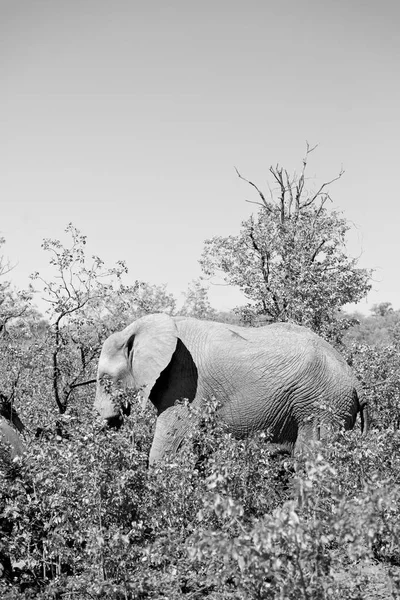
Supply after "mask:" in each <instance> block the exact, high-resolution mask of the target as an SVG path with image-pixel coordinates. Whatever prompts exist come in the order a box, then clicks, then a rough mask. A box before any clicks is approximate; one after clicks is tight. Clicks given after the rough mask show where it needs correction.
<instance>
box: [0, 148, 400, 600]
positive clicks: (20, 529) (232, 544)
mask: <svg viewBox="0 0 400 600" xmlns="http://www.w3.org/2000/svg"><path fill="white" fill-rule="evenodd" d="M311 151H312V149H310V148H308V149H307V154H306V158H305V160H304V162H303V169H302V171H301V172H300V176H299V177H297V178H296V177H289V175H288V173H287V172H286V171H285V170H284V169H282V168H280V167H275V168H273V169H271V173H272V175H273V177H274V180H275V183H276V184H277V186H278V198H277V200H274V198H272V199H271V200H266V198H265V196H264V195H263V194H262V192H261V191H260V190H259V189H258V188H257V186H255V185H254V184H253V183H251V182H249V183H251V185H252V186H253V187H254V188H256V190H257V192H258V194H259V199H260V206H259V211H258V213H257V214H256V215H255V216H253V217H252V218H251V219H250V220H248V221H246V222H245V223H244V224H243V227H242V230H241V233H240V235H239V236H238V237H236V238H235V237H230V238H214V240H211V241H209V242H208V243H206V247H205V252H204V254H203V258H202V264H203V267H204V269H205V271H206V273H208V274H210V273H213V272H215V270H217V269H221V270H222V271H223V273H224V274H225V276H226V278H227V280H228V281H231V282H233V283H235V284H236V285H238V286H239V287H241V288H242V290H243V291H244V292H245V294H246V295H247V297H248V299H249V301H250V303H249V304H248V305H247V306H245V307H241V308H240V309H239V310H238V311H236V313H235V314H233V313H231V314H221V313H217V312H216V311H215V310H214V309H213V308H212V307H211V305H210V303H209V301H208V297H207V292H206V289H205V287H204V284H203V283H202V282H200V281H195V282H192V283H191V284H190V285H189V288H188V291H187V293H186V295H185V301H184V303H183V306H182V307H181V308H180V309H178V308H177V302H176V299H175V298H174V297H173V296H172V295H171V294H169V293H168V291H167V289H166V287H165V286H156V285H152V284H149V283H147V282H143V281H133V282H130V284H129V285H127V284H125V283H124V275H125V274H126V267H125V264H124V263H123V262H122V261H121V262H119V263H117V265H115V266H114V267H111V268H108V267H106V266H105V265H104V263H103V261H102V260H101V259H100V258H99V257H96V256H93V257H92V258H90V259H89V258H88V256H87V250H86V238H85V236H83V235H82V234H81V233H80V232H79V231H78V230H77V229H76V228H75V227H73V226H72V225H69V226H68V228H67V233H68V235H69V236H70V238H71V243H70V245H69V246H64V245H63V244H61V242H59V241H58V240H50V239H48V240H45V241H44V244H43V249H44V250H45V252H47V253H49V256H50V264H51V265H52V267H53V269H54V276H53V278H50V279H49V280H45V279H44V278H42V277H41V275H40V274H39V273H36V274H34V276H33V285H34V286H36V288H38V287H39V288H40V289H41V293H42V294H43V295H44V297H45V298H46V299H47V301H48V306H49V311H48V312H47V314H46V315H41V314H40V313H39V311H37V310H36V309H35V308H34V307H33V305H32V302H31V298H32V295H33V293H34V292H33V288H32V289H29V290H28V291H18V290H14V289H13V288H12V286H11V285H10V283H9V282H8V281H3V279H4V278H6V279H7V276H8V273H9V272H10V265H9V263H8V262H7V261H5V260H4V259H1V258H0V276H2V275H3V279H2V280H1V281H0V392H1V394H3V395H4V397H6V398H7V401H8V402H9V404H10V405H11V407H14V409H16V410H17V411H18V413H19V415H20V416H21V418H22V420H23V422H24V423H25V426H26V430H25V433H24V441H25V444H26V454H25V455H24V457H22V458H20V459H16V460H15V461H13V462H12V461H11V459H10V455H9V453H8V449H7V447H6V446H4V444H3V445H2V444H0V597H1V598H4V600H23V599H28V598H39V599H43V600H44V599H51V598H53V599H54V600H56V599H57V600H58V599H63V600H64V599H65V600H73V599H77V598H79V599H80V598H83V599H84V598H88V599H93V598H102V599H104V600H106V599H107V600H108V599H110V600H111V599H118V600H119V599H121V600H122V599H125V600H144V599H147V598H148V599H150V598H153V599H158V598H160V599H161V598H165V599H172V598H185V599H198V598H209V599H210V600H214V599H215V600H217V599H218V600H243V599H260V600H261V599H269V598H270V599H282V600H286V599H304V600H311V599H332V600H335V599H343V598H348V599H354V600H355V599H365V598H371V599H372V598H396V597H400V502H399V500H400V498H399V495H400V487H399V485H400V429H399V425H400V402H399V390H400V380H399V378H400V364H399V363H400V358H399V356H400V352H399V350H400V349H399V343H400V342H399V340H400V337H399V335H398V324H399V323H400V317H399V312H398V311H394V310H393V309H392V308H391V307H390V305H388V304H387V303H386V304H384V305H378V306H377V307H375V308H374V311H373V314H372V315H371V317H367V318H363V317H361V316H360V315H353V316H350V317H348V318H343V313H341V312H340V309H341V307H342V306H343V305H344V304H345V303H346V302H348V301H350V300H357V299H358V298H361V297H362V296H363V295H364V294H365V293H366V291H367V290H368V287H369V272H368V271H366V270H362V269H358V268H357V265H356V261H354V260H353V259H350V258H349V257H347V255H346V252H345V244H344V236H345V233H346V230H347V228H348V224H347V222H346V221H345V219H344V218H343V216H341V215H339V214H338V213H336V212H329V211H328V209H327V203H328V202H329V200H330V197H329V193H328V189H327V187H326V186H327V184H323V185H322V187H320V188H319V189H318V190H317V191H316V192H314V193H312V192H309V191H307V190H306V187H305V185H306V177H305V169H306V166H307V158H308V156H309V154H310V152H311ZM3 243H4V240H2V239H0V246H1V245H2V244H3ZM160 311H161V312H167V313H169V314H177V313H178V314H179V312H180V314H183V315H189V316H195V317H197V318H208V319H219V320H226V321H227V322H238V320H239V318H242V319H243V320H244V322H245V323H246V324H249V323H253V324H260V323H259V322H260V320H261V321H263V320H289V321H296V322H300V323H303V324H307V325H309V326H311V327H312V328H313V329H314V330H316V331H317V332H319V333H320V334H322V335H324V336H325V337H327V338H329V339H330V340H331V341H333V343H335V344H337V345H338V346H339V347H340V349H341V351H342V352H343V353H344V354H345V356H346V358H347V360H348V362H349V363H350V364H351V365H352V366H353V368H354V370H355V372H356V374H357V376H358V378H359V379H360V381H361V383H362V387H363V390H364V394H365V395H366V397H367V400H368V403H369V408H370V425H371V431H370V433H369V436H368V437H362V436H361V433H360V431H359V428H356V429H355V430H354V431H351V432H346V433H337V434H336V435H335V437H334V438H333V439H331V440H328V441H325V442H324V443H316V444H315V446H314V448H312V449H311V450H310V451H309V453H308V454H305V455H303V456H301V457H296V458H293V457H292V456H290V455H288V454H287V453H286V452H285V451H284V449H282V448H279V447H276V446H273V445H271V444H270V443H269V441H268V436H267V435H266V434H264V433H263V434H259V435H257V436H254V437H250V438H248V439H245V440H234V439H232V437H231V436H230V435H229V434H227V433H226V432H225V431H224V430H223V429H221V427H220V423H219V421H218V417H217V416H216V415H217V414H218V413H217V409H218V400H217V399H216V400H214V401H211V402H210V403H209V404H208V405H207V408H206V410H203V412H202V413H201V414H199V413H197V412H196V411H195V410H193V409H190V411H191V414H192V419H193V427H192V430H191V434H190V436H189V439H188V440H187V443H186V445H185V446H184V448H182V449H181V450H180V451H179V453H178V454H177V455H175V456H171V457H168V459H167V460H165V461H164V462H163V463H162V464H160V465H158V466H157V467H153V468H151V469H149V468H148V454H149V449H150V445H151V441H152V437H153V430H154V422H155V414H154V411H153V409H152V408H151V407H149V406H147V408H146V412H142V411H141V410H139V403H138V410H136V411H135V410H133V411H132V414H131V415H130V416H129V417H127V418H126V421H125V424H124V427H123V428H122V429H121V430H119V431H105V430H102V429H101V428H100V424H99V423H97V422H96V420H95V419H94V417H93V410H92V405H93V399H94V386H93V380H94V378H95V374H96V364H97V358H98V355H99V351H100V348H101V344H102V342H103V341H104V339H105V338H106V337H107V336H108V335H109V333H111V332H112V331H115V330H116V329H120V328H122V327H124V326H125V325H126V324H127V323H129V322H131V321H132V320H133V319H135V318H137V317H139V316H141V315H143V314H146V313H151V312H160ZM356 322H358V325H356V326H354V323H356ZM0 418H1V417H0Z"/></svg>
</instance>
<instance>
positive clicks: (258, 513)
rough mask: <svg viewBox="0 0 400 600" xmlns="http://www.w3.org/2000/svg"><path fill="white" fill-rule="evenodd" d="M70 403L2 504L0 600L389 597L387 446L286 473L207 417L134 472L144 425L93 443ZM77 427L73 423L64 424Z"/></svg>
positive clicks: (395, 530)
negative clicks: (187, 440) (4, 567)
mask: <svg viewBox="0 0 400 600" xmlns="http://www.w3.org/2000/svg"><path fill="white" fill-rule="evenodd" d="M90 411H91V400H90V399H89V398H87V397H86V398H85V397H84V395H82V396H81V397H80V398H79V405H77V406H76V407H75V409H74V410H72V411H71V414H70V415H69V417H68V418H66V417H63V425H64V436H63V437H61V436H58V435H56V434H51V435H50V434H49V435H48V436H44V437H42V438H40V439H34V440H32V442H31V443H30V445H29V448H28V452H27V457H26V459H25V460H24V461H23V463H22V464H21V465H20V466H19V469H18V470H17V472H15V471H14V473H13V474H12V475H10V476H9V477H8V479H5V480H4V482H3V486H2V491H1V498H0V502H1V511H2V512H1V515H2V517H1V518H2V530H3V537H2V547H1V555H2V556H11V557H12V563H13V568H14V572H13V575H12V577H11V574H10V576H9V577H8V578H7V574H6V573H5V574H4V577H3V580H2V584H1V586H2V587H1V591H2V598H4V599H12V598H29V597H36V598H43V599H44V598H71V599H72V598H76V597H78V598H107V599H108V598H110V599H111V598H129V599H139V598H200V597H208V598H238V599H239V598H360V599H361V598H367V597H371V598H373V597H375V596H374V593H377V589H378V588H379V586H381V585H382V584H384V586H385V588H386V589H387V590H391V593H393V596H392V597H396V594H399V593H400V571H399V569H398V568H397V567H398V565H400V514H399V510H400V509H399V506H400V504H399V500H400V498H399V487H398V486H399V479H400V433H399V432H398V431H385V432H379V431H374V432H373V433H372V434H371V436H370V437H369V438H368V439H363V438H361V437H360V433H359V432H358V431H352V432H347V433H343V434H340V435H337V437H336V438H335V439H334V440H332V441H330V442H329V443H327V444H324V445H317V447H316V448H315V450H314V451H313V453H312V455H309V456H304V457H303V458H302V459H298V460H294V459H293V458H291V457H290V456H288V455H285V454H280V453H279V452H277V451H276V449H274V448H272V447H271V446H269V444H268V441H267V440H266V439H265V437H263V436H257V437H255V438H249V439H247V440H242V441H236V440H233V439H232V438H231V437H230V436H229V435H228V434H226V433H224V432H222V431H220V430H219V427H218V422H217V423H216V422H215V419H214V417H213V414H214V413H213V407H212V406H211V407H210V410H209V412H208V413H207V414H206V415H204V413H203V415H202V419H201V420H200V421H199V420H198V418H197V416H196V414H194V415H193V423H194V426H193V432H192V442H193V443H192V444H188V445H187V447H185V448H184V449H183V451H182V452H181V453H179V454H178V455H176V456H174V457H171V458H170V460H168V461H166V462H165V464H162V465H160V466H158V467H157V468H154V469H152V470H148V468H147V456H148V451H149V446H150V443H151V437H152V433H151V429H152V427H151V425H152V420H153V418H154V415H153V414H152V413H151V412H149V413H148V414H140V413H139V412H138V413H136V414H135V415H132V416H131V417H129V419H128V420H127V423H126V426H125V427H124V428H123V430H121V431H120V432H110V431H108V432H102V433H100V432H99V430H98V428H96V427H95V426H94V425H93V424H91V423H92V421H91V419H90V414H89V413H90ZM78 413H79V414H78ZM387 597H391V596H390V595H388V596H387Z"/></svg>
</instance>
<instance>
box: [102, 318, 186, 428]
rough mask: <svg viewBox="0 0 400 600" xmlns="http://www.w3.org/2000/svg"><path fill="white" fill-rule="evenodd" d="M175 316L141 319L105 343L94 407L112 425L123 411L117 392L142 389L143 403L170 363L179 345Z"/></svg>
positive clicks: (124, 407) (118, 420)
mask: <svg viewBox="0 0 400 600" xmlns="http://www.w3.org/2000/svg"><path fill="white" fill-rule="evenodd" d="M177 340H178V338H177V330H176V326H175V323H174V321H173V319H172V318H171V317H169V316H167V315H165V314H155V315H148V316H145V317H142V318H141V319H138V320H137V321H135V322H134V323H132V324H131V325H129V326H128V327H126V328H125V329H124V330H123V331H120V332H118V333H114V334H112V335H110V337H109V338H107V339H106V341H105V342H104V344H103V348H102V350H101V354H100V359H99V366H98V371H97V389H96V398H95V403H94V406H95V408H96V409H97V411H98V412H99V413H100V416H101V418H102V419H105V420H106V421H107V423H108V424H109V425H116V426H118V425H119V424H120V423H121V422H122V413H123V412H125V410H127V409H128V406H126V405H125V406H121V402H120V401H119V400H118V397H121V394H120V395H119V394H118V392H119V391H122V392H124V393H125V394H126V392H127V391H128V390H132V391H140V393H141V396H142V398H143V406H144V405H145V403H146V401H147V399H148V398H149V395H150V392H151V390H152V388H153V386H154V384H155V382H156V381H157V379H158V377H159V376H160V374H161V372H162V371H163V370H164V369H165V368H166V367H167V365H168V364H169V362H170V360H171V357H172V355H173V353H174V351H175V348H176V344H177Z"/></svg>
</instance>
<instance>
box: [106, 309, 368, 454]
mask: <svg viewBox="0 0 400 600" xmlns="http://www.w3.org/2000/svg"><path fill="white" fill-rule="evenodd" d="M107 379H108V380H110V381H111V382H113V383H114V384H117V386H119V387H122V388H127V389H134V390H140V391H141V394H142V397H143V399H144V402H146V400H147V399H150V400H151V402H152V403H153V404H154V406H155V407H156V409H157V413H158V418H157V423H156V430H155V434H154V440H153V445H152V448H151V452H150V463H154V462H156V461H157V460H159V459H160V458H161V457H162V456H163V455H165V453H166V452H169V451H175V450H176V449H177V448H178V447H179V445H180V443H181V442H182V441H183V439H184V438H185V435H186V434H187V431H188V428H189V419H188V417H187V414H186V413H187V408H186V407H185V406H184V405H182V404H179V403H178V404H177V405H176V404H175V403H176V401H177V400H181V399H185V398H186V399H188V400H189V402H191V403H193V405H197V406H198V405H201V402H202V400H204V399H206V398H210V397H215V398H216V399H217V400H219V401H220V403H221V406H222V408H221V409H220V416H221V419H222V420H223V422H224V423H225V424H226V427H227V429H228V430H229V431H231V432H232V433H233V434H234V435H235V436H237V437H243V436H246V435H248V434H250V433H252V432H255V431H268V432H269V433H270V434H271V435H272V441H273V442H276V443H281V444H285V445H286V446H287V447H288V448H290V449H291V450H293V449H294V447H295V446H296V451H297V450H299V449H301V448H303V447H304V445H307V444H308V443H309V442H311V441H312V440H314V439H319V436H322V437H323V436H324V434H325V433H326V431H328V430H329V429H330V428H331V427H332V426H333V425H335V426H336V427H337V426H341V427H344V428H346V429H350V428H352V427H353V426H354V423H355V420H356V417H357V413H358V412H361V424H362V426H363V424H364V420H365V423H366V422H367V421H366V417H367V412H366V405H365V403H364V402H363V400H362V397H361V394H360V390H359V384H358V382H357V380H356V379H355V377H354V375H353V373H352V371H351V369H350V367H349V366H348V365H347V363H346V362H345V360H344V359H343V358H342V357H341V355H340V354H339V353H338V352H337V351H336V350H335V349H334V348H333V347H332V346H331V345H330V344H328V343H327V342H326V341H325V340H323V339H322V338H320V337H319V336H317V335H315V334H314V333H313V332H312V331H310V330H309V329H307V328H304V327H300V326H297V325H291V324H287V323H275V324H271V325H267V326H265V327H258V328H246V327H238V326H234V325H228V324H224V323H215V322H210V321H200V320H197V319H192V318H186V317H170V316H167V315H165V314H154V315H147V316H145V317H142V318H141V319H138V320H137V321H135V322H134V323H132V324H131V325H129V326H128V327H126V328H125V329H124V330H123V331H121V332H118V333H115V334H113V335H111V336H110V337H109V338H108V339H107V340H106V341H105V342H104V344H103V348H102V352H101V355H100V359H99V366H98V375H97V391H96V399H95V407H96V409H97V411H98V412H99V413H100V416H101V417H102V418H103V419H106V420H107V421H109V422H112V421H113V420H115V419H120V417H121V415H120V412H121V411H120V408H119V407H118V406H117V405H116V404H115V403H114V402H113V401H112V395H111V393H110V391H109V389H108V388H107V386H106V385H104V382H105V381H106V380H107ZM322 406H325V407H327V408H328V410H327V411H326V410H325V411H324V410H323V409H322V408H321V407H322ZM327 415H328V417H327ZM329 415H330V416H329ZM327 419H328V420H327Z"/></svg>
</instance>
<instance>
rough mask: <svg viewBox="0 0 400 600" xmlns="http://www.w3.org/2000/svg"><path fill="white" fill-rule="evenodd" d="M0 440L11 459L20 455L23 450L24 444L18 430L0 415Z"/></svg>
mask: <svg viewBox="0 0 400 600" xmlns="http://www.w3.org/2000/svg"><path fill="white" fill-rule="evenodd" d="M0 442H2V444H4V445H5V446H6V447H7V449H8V451H9V455H10V458H11V459H14V458H15V457H16V456H21V455H22V454H23V453H24V452H25V446H24V444H23V442H22V439H21V436H20V435H19V433H18V431H16V430H15V429H14V427H12V426H11V424H10V423H8V422H7V421H6V419H4V418H2V417H0Z"/></svg>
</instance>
